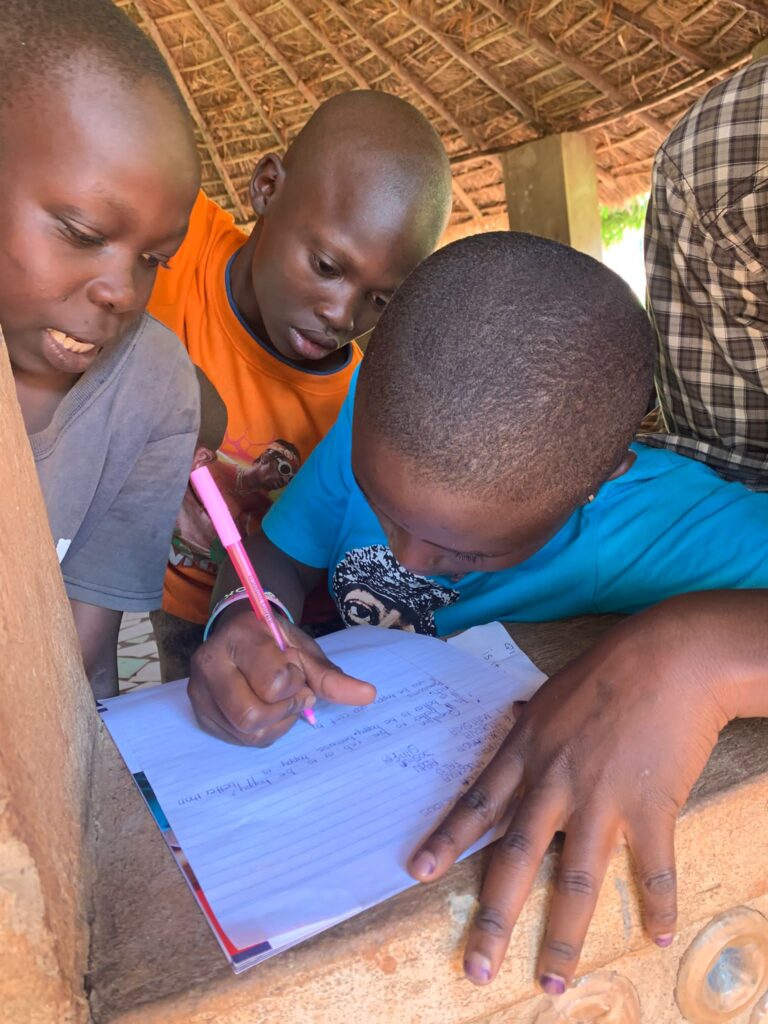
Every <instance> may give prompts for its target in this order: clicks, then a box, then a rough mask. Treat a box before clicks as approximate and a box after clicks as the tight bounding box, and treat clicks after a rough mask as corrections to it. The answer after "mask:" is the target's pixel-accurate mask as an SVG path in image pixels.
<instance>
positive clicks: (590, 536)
mask: <svg viewBox="0 0 768 1024" xmlns="http://www.w3.org/2000/svg"><path fill="white" fill-rule="evenodd" d="M468 339H471V344H468ZM652 353H653V334H652V330H651V327H650V325H649V322H648V320H647V318H646V316H645V313H644V311H643V310H642V308H641V307H640V306H639V304H638V303H637V301H636V300H635V298H634V297H633V295H632V293H631V292H630V290H629V289H628V288H627V287H626V285H624V284H623V282H621V281H620V280H619V279H618V278H617V277H616V276H615V275H614V274H612V273H611V272H610V271H609V270H607V269H606V268H605V267H603V266H602V265H601V264H599V263H597V262H596V261H594V260H592V259H590V258H589V257H587V256H584V255H582V254H580V253H577V252H575V251H574V250H571V249H567V248H565V247H563V246H560V245H557V244H556V243H554V242H549V241H545V240H543V239H537V238H534V237H533V236H529V235H520V234H514V233H506V234H485V235H478V236H475V237H472V238H468V239H464V240H463V241H460V242H456V243H454V244H453V245H450V246H447V247H446V248H444V249H442V250H440V251H439V252H437V253H436V254H435V255H433V256H431V257H430V258H429V259H428V260H426V261H425V262H424V263H423V264H422V265H421V266H420V267H419V268H417V270H415V271H414V272H413V274H411V276H410V277H409V278H408V280H407V281H406V282H405V283H404V284H403V286H402V287H401V289H400V290H399V291H398V293H397V295H396V296H395V298H394V299H393V301H392V302H391V303H390V305H389V307H388V309H387V311H386V312H385V314H384V316H383V317H382V319H381V320H380V322H379V324H378V326H377V328H376V331H375V332H374V336H373V339H372V341H371V344H370V347H369V349H368V353H367V355H366V359H365V362H364V363H363V366H362V367H361V370H360V377H359V383H358V385H357V391H356V393H354V392H353V393H352V394H350V397H349V399H348V401H347V403H346V405H345V408H344V409H343V410H342V413H341V414H340V417H339V419H338V421H337V423H336V424H335V426H334V427H333V429H332V430H331V432H330V433H329V435H328V436H327V438H326V439H325V440H324V441H323V442H322V443H321V444H320V445H319V447H318V448H317V449H316V451H315V452H314V454H313V455H312V457H311V458H310V460H309V461H308V463H307V465H306V466H305V467H304V469H303V470H302V471H301V472H300V473H299V474H298V476H297V477H296V479H295V481H294V482H293V483H292V484H291V486H290V487H289V488H288V490H287V492H286V494H285V496H284V497H283V499H282V500H281V502H280V503H279V504H278V505H276V506H275V507H274V508H273V509H272V510H271V511H270V513H269V515H268V516H267V517H266V519H265V521H264V531H265V534H266V537H262V538H252V539H251V541H250V542H249V547H250V553H251V556H252V558H253V561H254V564H255V566H256V568H257V571H258V572H259V574H260V576H261V579H262V582H263V584H264V585H265V586H266V587H267V588H269V590H270V591H271V593H272V600H273V602H274V604H275V607H276V608H278V609H279V608H285V610H286V612H287V613H288V614H291V615H292V616H293V617H294V618H296V617H298V615H299V613H300V611H301V605H302V600H303V597H304V595H305V594H306V593H307V592H308V590H309V589H310V588H311V587H312V586H313V585H314V584H315V583H316V581H317V580H318V579H320V578H321V577H325V578H326V579H327V580H328V583H329V587H330V590H331V592H332V594H333V595H334V598H335V600H336V602H337V605H338V607H339V610H340V612H341V615H342V617H343V618H344V620H345V621H346V622H347V623H349V624H354V623H359V622H367V623H374V624H378V625H385V626H386V625H392V626H397V627H399V628H405V629H412V630H418V631H420V632H427V633H437V634H438V635H444V634H447V633H450V632H452V631H454V630H457V629H463V628H466V627H467V626H471V625H474V624H476V623H481V622H485V621H488V620H491V619H512V620H514V619H518V620H522V619H528V620H534V621H535V620H548V619H555V618H562V617H566V616H571V615H576V614H579V613H589V612H607V611H619V612H627V613H632V612H637V613H638V614H635V615H632V617H631V618H629V619H627V620H626V621H625V622H623V623H621V624H620V625H618V626H617V627H614V628H613V629H612V630H609V631H608V632H607V633H606V634H605V635H604V637H603V638H602V639H601V640H600V641H599V642H598V644H597V645H596V646H595V647H594V649H593V650H591V651H589V652H587V654H585V655H583V656H581V657H580V658H579V659H577V660H576V661H575V662H573V663H572V664H571V665H569V666H567V667H566V668H565V669H563V670H561V671H560V672H558V673H557V674H556V675H555V676H553V677H552V678H551V679H550V680H549V681H548V682H547V683H545V684H544V686H543V687H542V688H541V690H540V691H539V692H538V694H537V695H536V696H535V697H534V698H533V700H532V701H531V702H530V703H529V704H528V705H527V706H526V707H525V709H524V711H523V712H522V714H521V716H520V718H519V719H518V721H517V723H516V725H515V727H514V729H513V731H512V732H511V733H510V735H509V737H508V739H507V740H506V741H505V743H504V744H503V746H502V748H501V749H500V751H499V753H498V754H497V756H496V758H495V759H494V760H493V761H492V762H491V764H490V766H489V767H488V769H487V770H486V771H485V772H484V773H483V775H482V776H481V778H480V779H479V780H478V781H477V783H476V784H475V785H474V786H473V787H472V788H470V790H469V791H468V792H467V794H466V795H465V796H464V797H463V798H462V800H461V802H460V803H459V805H457V807H456V808H455V809H454V810H453V811H452V812H451V813H450V814H449V815H448V817H447V818H446V820H445V821H444V823H443V825H442V826H441V827H440V828H439V829H438V830H437V831H436V832H435V834H434V835H433V836H432V837H431V838H429V839H428V840H427V841H426V842H425V843H424V844H423V846H422V847H421V849H420V850H418V851H417V852H416V854H415V856H414V858H413V860H412V863H411V871H412V873H413V874H414V876H415V877H417V878H418V879H420V880H422V881H428V880H431V879H434V878H437V877H439V876H440V875H442V874H443V873H444V872H445V870H446V869H447V868H448V867H449V865H450V864H451V863H452V862H453V861H454V860H455V859H456V857H458V856H459V854H460V853H461V852H463V851H464V850H465V849H466V848H467V847H468V846H470V845H471V843H472V842H473V841H474V840H475V839H476V838H478V836H480V835H481V834H483V833H484V832H485V831H486V830H487V829H488V828H489V827H491V825H492V824H494V823H495V822H497V821H498V820H499V819H500V818H501V817H502V816H503V814H504V813H505V811H506V809H507V807H508V806H509V804H510V801H513V803H512V806H513V807H514V813H513V815H512V821H511V825H510V827H509V830H508V832H507V836H506V839H502V840H501V841H500V843H499V846H498V852H497V853H496V856H495V858H494V860H493V862H492V865H491V868H490V871H489V874H488V878H487V880H486V883H485V886H484V889H483V893H482V895H481V904H480V910H479V913H478V915H477V917H476V921H475V924H474V926H473V927H472V929H471V931H470V936H469V939H468V943H467V953H466V960H465V970H466V972H467V975H468V976H469V977H470V978H471V979H472V980H473V981H475V982H477V983H480V984H482V983H486V982H488V981H490V980H492V978H493V977H494V976H495V974H496V973H497V971H498V970H499V968H500V965H501V962H502V959H503V956H504V952H505V950H506V947H507V944H508V942H509V939H510V934H511V931H512V929H513V927H514V924H515V920H516V918H517V915H518V914H519V912H520V908H521V907H522V904H523V902H524V900H525V897H526V895H527V892H528V890H529V888H530V886H531V884H532V882H533V879H534V876H535V873H536V870H537V867H538V865H539V863H540V861H541V858H542V856H543V854H544V851H545V850H546V847H547V845H548V844H549V842H550V840H551V838H552V836H553V834H554V832H555V831H556V830H564V831H565V832H566V834H567V838H566V843H565V848H564V851H563V855H562V861H561V866H560V871H559V881H558V886H557V891H556V893H555V895H554V897H553V901H552V907H551V912H550V916H549V923H548V927H547V934H546V937H545V940H544V943H543V945H542V952H541V957H540V960H539V977H540V983H541V985H542V987H543V988H544V989H545V990H546V991H548V992H551V993H557V992H560V991H562V990H563V988H564V987H565V985H566V984H567V982H568V981H569V980H570V978H571V977H572V976H573V974H574V972H575V970H576V967H577V964H578V958H579V952H580V949H581V944H582V942H583V939H584V935H585V933H586V929H587V925H588V922H589V919H590V917H591V914H592V910H593V908H594V905H595V902H596V899H597V895H598V892H599V889H600V883H601V880H602V877H603V874H604V872H605V869H606V865H607V862H608V859H609V857H610V854H611V851H612V849H613V848H614V846H615V843H616V841H617V839H618V837H619V835H620V834H622V833H624V835H625V836H626V837H627V840H628V842H629V845H630V847H631V849H632V851H633V854H634V856H635V858H636V861H637V868H638V878H639V885H640V889H641V892H642V895H643V899H644V905H645V923H646V928H647V930H648V932H649V934H650V935H651V936H652V937H653V938H654V940H655V941H656V942H657V943H658V944H659V945H660V946H667V945H669V943H670V942H671V941H672V937H673V934H674V923H675V883H674V877H675V876H674V852H673V849H674V848H673V833H674V822H675V815H676V811H677V810H678V809H679V808H680V807H681V806H682V804H683V803H684V802H685V800H686V798H687V795H688V793H689V791H690V788H691V786H692V785H693V783H694V781H695V780H696V778H697V776H698V774H699V773H700V772H701V770H702V768H703V767H704V764H705V762H706V760H707V757H708V755H709V752H710V751H711V749H712V747H713V745H714V743H715V742H716V740H717V736H718V732H719V730H720V729H721V728H722V727H723V725H725V723H726V722H727V721H728V720H729V719H731V718H735V717H743V716H751V715H766V714H768V684H767V683H766V675H767V674H768V668H767V667H766V663H767V662H768V656H767V655H766V643H765V622H766V621H768V591H767V590H766V589H765V588H766V587H768V561H767V560H766V558H765V544H766V540H768V495H765V494H756V493H752V492H750V491H748V490H747V489H746V488H744V487H743V486H742V485H740V484H735V483H726V482H725V481H723V480H722V479H720V478H719V477H718V476H717V474H716V473H715V472H714V471H713V470H711V469H709V468H708V467H706V466H704V465H703V464H702V463H699V462H695V461H693V460H689V459H686V458H684V457H682V456H679V455H676V454H672V453H669V452H664V451H660V450H657V449H651V448H646V447H645V446H643V445H642V444H633V443H632V439H633V435H634V431H635V429H636V427H637V425H638V423H639V422H640V419H641V417H642V415H643V413H644V411H645V408H646V404H647V398H648V394H649V391H650V386H651V376H652V368H653V355H652ZM596 422H598V423H600V424H602V429H601V431H600V432H595V430H594V424H595V423H596ZM233 585H234V584H233V574H232V573H231V571H230V570H226V572H224V573H222V579H221V588H222V591H224V590H226V589H229V588H230V587H231V586H233ZM717 588H725V589H723V590H722V591H718V589H717ZM727 588H740V590H738V591H737V590H734V591H732V592H729V591H728V590H727ZM713 591H714V592H713ZM673 595H682V596H673ZM240 598H241V595H239V594H237V593H236V594H235V595H234V596H233V597H232V598H229V599H227V600H226V601H225V602H224V603H223V605H221V606H220V607H217V608H215V609H214V612H213V617H212V619H213V621H212V635H211V636H210V638H209V640H208V641H207V643H205V644H204V645H203V647H202V648H201V649H200V651H199V652H198V654H197V655H196V656H195V659H194V662H193V673H192V677H191V681H190V697H191V699H192V702H193V705H194V707H195V711H196V713H197V716H198V719H199V720H200V722H201V723H202V724H203V725H204V726H205V727H206V728H208V729H209V730H211V731H213V732H214V733H216V734H217V735H220V736H222V737H223V738H226V739H229V740H234V741H237V742H243V743H252V744H265V743H269V742H272V740H274V739H276V738H277V737H279V736H280V735H281V734H282V733H283V732H285V731H286V729H288V728H290V727H291V726H292V725H293V724H294V722H295V721H296V719H297V713H298V712H299V711H300V710H301V709H302V708H304V707H307V706H309V705H311V704H312V703H314V701H315V699H316V697H317V696H323V697H327V698H330V699H331V700H337V701H343V702H347V703H352V704H364V703H367V702H369V701H370V700H371V699H373V697H374V693H373V690H372V687H370V686H369V685H368V684H366V683H364V682H362V681H359V680H355V679H352V678H350V677H348V676H346V675H344V674H343V673H342V672H340V671H339V670H338V669H337V668H336V667H335V666H333V665H332V664H331V663H330V662H329V661H328V660H327V659H326V658H325V657H324V656H323V654H322V652H321V651H320V650H319V648H317V646H316V645H315V644H314V643H313V642H312V641H311V640H310V639H309V638H308V637H306V636H304V635H302V633H301V631H300V630H299V629H297V628H296V627H295V626H293V625H292V624H291V623H290V621H289V620H288V619H287V618H286V619H284V620H283V623H282V628H283V630H284V631H285V634H286V636H287V638H288V640H289V644H290V646H289V647H288V648H287V650H286V651H285V652H284V653H283V652H281V651H279V650H278V648H277V646H276V644H275V643H274V642H273V640H272V638H271V636H270V635H269V632H268V630H267V629H266V627H265V626H264V624H263V623H261V622H258V621H256V619H255V618H254V616H253V614H252V612H251V611H250V609H249V606H248V602H247V601H245V600H242V599H240ZM656 602H661V603H659V604H657V605H656V606H655V607H651V606H653V605H654V603H656ZM642 609H646V610H642ZM467 685H468V686H471V680H468V681H467ZM638 780H642V783H641V784H640V783H639V782H638Z"/></svg>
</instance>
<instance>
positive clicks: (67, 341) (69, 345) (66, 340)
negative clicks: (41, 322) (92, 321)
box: [48, 327, 96, 355]
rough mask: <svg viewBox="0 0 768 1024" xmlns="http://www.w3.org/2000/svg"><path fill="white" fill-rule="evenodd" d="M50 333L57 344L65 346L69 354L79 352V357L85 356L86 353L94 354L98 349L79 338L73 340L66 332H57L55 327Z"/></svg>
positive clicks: (49, 330) (49, 329) (50, 329)
mask: <svg viewBox="0 0 768 1024" xmlns="http://www.w3.org/2000/svg"><path fill="white" fill-rule="evenodd" d="M48 333H49V334H50V336H51V337H52V338H53V340H54V341H55V342H56V343H57V344H59V345H61V346H63V347H64V348H65V349H66V350H67V351H68V352H77V353H78V354H79V355H85V354H86V352H93V350H94V349H95V348H96V346H95V345H91V344H90V343H89V342H87V341H78V340H77V338H71V337H70V336H69V335H68V334H65V333H64V331H57V330H55V329H54V328H53V327H49V328H48Z"/></svg>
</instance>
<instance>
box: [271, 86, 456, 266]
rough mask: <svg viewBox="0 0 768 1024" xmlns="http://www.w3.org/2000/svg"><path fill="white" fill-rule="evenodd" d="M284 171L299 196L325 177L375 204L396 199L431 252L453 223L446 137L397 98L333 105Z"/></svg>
mask: <svg viewBox="0 0 768 1024" xmlns="http://www.w3.org/2000/svg"><path fill="white" fill-rule="evenodd" d="M283 165H284V167H285V170H286V174H287V181H286V185H287V188H288V189H289V190H291V191H293V190H296V191H298V190H299V189H304V188H306V187H307V186H308V185H309V184H310V183H311V182H312V181H313V180H317V178H318V176H322V177H323V178H325V179H326V180H334V179H335V180H337V181H339V186H340V187H343V188H345V189H349V188H355V189H357V190H358V191H359V192H360V193H361V194H362V193H365V195H366V196H367V202H368V203H369V204H380V205H382V206H383V205H384V204H385V203H386V204H389V203H391V201H392V199H396V200H397V201H398V202H399V204H400V205H401V206H403V207H406V208H408V209H409V214H410V216H411V217H412V218H415V221H416V224H415V226H416V227H417V230H419V231H420V233H422V234H423V235H424V236H426V237H425V246H426V252H429V251H431V250H432V249H433V248H434V247H435V245H436V244H437V242H438V240H439V238H440V235H441V234H442V233H443V231H444V230H445V226H446V224H447V222H448V216H449V214H450V211H451V169H450V165H449V163H448V156H447V154H446V152H445V149H444V148H443V144H442V142H441V140H440V136H439V135H438V134H437V132H436V131H435V129H434V128H433V127H432V125H431V124H430V123H429V121H427V119H426V118H425V117H424V115H423V114H421V113H419V111H418V110H416V108H415V107H413V106H411V104H410V103H407V102H406V101H405V100H401V99H399V98H398V97H397V96H392V95H390V94H389V93H384V92H375V91H373V90H357V91H353V92H345V93H341V94H340V95H338V96H334V97H333V98H332V99H330V100H327V101H326V102H325V103H323V104H322V106H320V107H319V108H318V109H317V111H316V112H315V113H314V114H313V115H312V117H311V118H310V119H309V121H307V123H306V124H305V125H304V127H303V128H302V130H301V131H300V132H299V134H298V135H297V136H296V138H295V140H294V141H293V143H292V144H291V146H290V147H289V148H288V151H287V152H286V154H285V158H284V160H283Z"/></svg>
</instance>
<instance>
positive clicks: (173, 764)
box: [100, 624, 544, 972]
mask: <svg viewBox="0 0 768 1024" xmlns="http://www.w3.org/2000/svg"><path fill="white" fill-rule="evenodd" d="M321 645H322V647H323V648H324V649H325V650H326V652H327V653H328V655H329V657H331V658H333V660H334V661H335V662H336V663H337V664H339V665H341V666H342V667H343V668H344V669H345V670H346V671H347V672H349V673H351V674H352V675H356V676H358V677H360V678H363V679H366V680H369V681H370V682H372V683H374V684H375V685H376V687H377V689H378V696H377V699H376V701H375V703H374V704H372V705H370V706H369V707H367V708H349V707H342V706H339V705H334V704H329V703H327V702H323V701H318V703H317V705H316V708H315V711H316V715H317V721H318V727H317V728H316V729H312V728H311V726H309V725H308V724H307V723H305V722H304V721H299V722H297V724H296V726H295V727H294V728H293V729H292V730H291V731H290V732H289V733H288V734H287V735H286V736H284V737H283V738H282V739H280V740H279V741H278V742H277V743H276V744H275V745H274V746H272V747H270V748H269V749H266V750H257V749H251V748H244V747H236V746H231V745H229V744H227V743H224V742H222V741H220V740H217V739H214V738H213V737H211V736H208V735H207V734H206V733H204V732H202V731H201V730H200V729H199V728H198V727H197V725H196V724H195V719H194V716H193V713H192V710H191V707H190V705H189V702H188V700H187V696H186V684H185V681H180V682H177V683H170V684H168V685H167V686H161V687H156V688H154V689H148V690H141V691H137V692H136V693H132V694H126V695H124V696H122V697H116V698H113V699H111V700H106V701H103V702H101V705H100V710H101V712H102V717H103V721H104V723H105V724H106V726H107V727H108V729H109V731H110V733H111V734H112V737H113V739H114V741H115V743H116V744H117V746H118V749H119V750H120V753H121V754H122V756H123V758H124V760H125V762H126V764H127V766H128V768H129V770H130V771H131V772H132V774H133V777H134V779H135V781H136V783H137V785H138V786H139V788H140V790H141V793H142V795H143V796H144V798H145V800H146V802H147V804H148V805H149V808H150V810H151V811H152V813H153V815H154V817H155V820H156V821H157V824H158V825H159V827H160V829H161V830H162V833H163V836H164V838H165V840H166V842H167V843H168V845H169V846H170V848H171V851H172V852H173V854H174V856H175V858H176V860H177V862H178V864H179V866H180V868H181V870H182V871H183V873H184V876H185V878H186V880H187V882H188V883H189V885H190V886H191V888H192V891H193V892H194V894H195V897H196V899H197V901H198V903H199V904H200V907H201V909H202V910H203V912H204V913H205V915H206V917H207V918H208V920H209V922H210V924H211V926H212V928H213V929H214V931H215V933H216V936H217V938H218V940H219V943H220V944H221V947H222V949H223V950H224V952H225V954H226V955H227V957H228V958H229V960H230V962H231V964H232V966H233V968H234V970H235V971H236V972H240V971H243V970H245V969H246V968H248V967H251V966H252V965H253V964H256V963H259V962H260V961H261V960H264V959H266V958H267V957H270V956H273V955H274V954H275V953H279V952H281V951H282V950H284V949H288V948H289V947H290V946H293V945H295V944H296V943H298V942H301V941H302V940H303V939H305V938H308V937H309V936H311V935H315V934H317V933H318V932H320V931H323V930H324V929H326V928H329V927H331V926H332V925H334V924H336V923H338V922H339V921H343V920H345V919H346V918H348V917H352V916H353V915H354V914H357V913H359V912H360V911H362V910H365V909H367V908H368V907H371V906H373V905H374V904H376V903H379V902H381V901H382V900H384V899H387V897H389V896H393V895H394V894H395V893H397V892H401V891H402V890H403V889H406V888H407V887H408V886H410V885H413V884H415V883H414V882H413V879H412V878H411V877H410V875H408V874H407V872H406V870H405V863H406V860H407V858H408V856H409V854H410V853H411V852H412V851H413V849H414V847H415V846H416V844H417V843H418V841H419V839H420V838H422V837H424V836H425V835H426V834H427V833H429V831H430V830H431V829H432V828H433V827H434V826H435V825H436V824H437V822H438V821H439V820H440V818H441V816H442V815H443V813H444V812H445V810H446V808H447V807H449V806H450V804H451V803H452V802H453V801H454V800H455V798H456V797H457V796H458V795H459V794H460V793H461V792H462V790H464V789H465V788H466V787H467V786H468V785H469V783H470V781H471V780H472V779H473V778H474V777H475V776H476V775H477V774H478V772H479V771H480V769H481V768H482V766H483V765H484V764H485V763H486V762H487V760H488V759H489V758H490V756H491V754H492V753H493V751H494V750H495V749H496V748H497V747H498V745H499V743H500V742H501V740H502V738H503V736H504V735H505V734H506V732H507V730H508V728H509V726H510V724H511V721H512V719H511V715H510V710H511V706H512V703H513V702H514V701H516V700H521V699H525V698H526V697H528V696H530V694H531V693H532V692H533V691H534V690H535V689H536V687H537V686H539V685H540V684H541V682H542V681H543V679H544V676H543V675H542V674H541V673H540V672H539V671H538V670H537V669H536V668H535V667H534V666H533V665H532V664H531V662H530V661H529V660H528V659H527V658H526V656H525V655H524V654H523V653H522V652H521V651H520V650H519V649H518V648H517V647H516V646H515V644H514V643H513V642H512V641H511V640H510V638H509V637H508V635H507V633H506V631H505V630H504V629H503V628H502V627H501V626H499V625H498V624H493V625H491V626H483V627H478V628H477V629H476V630H469V631H467V633H465V634H463V635H462V636H461V637H459V638H457V643H456V645H453V646H452V645H450V644H446V643H443V642H442V641H440V640H435V639H433V638H430V637H424V636H416V635H414V634H411V633H402V632H399V631H395V630H385V629H375V628H372V627H369V626H362V627H358V628H356V629H349V630H344V631H342V632H340V633H336V634H334V635H332V636H330V637H326V638H324V639H323V640H322V641H321ZM491 838H492V837H491V836H490V835H489V836H487V837H485V839H484V841H482V842H481V843H480V844H478V846H480V845H484V844H485V843H486V842H489V841H490V839H491Z"/></svg>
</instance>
